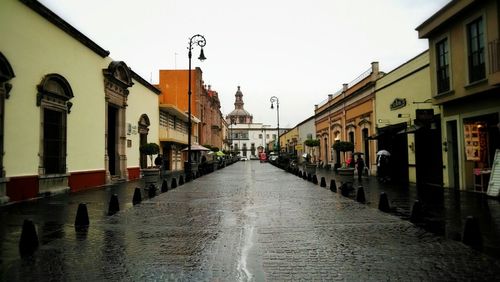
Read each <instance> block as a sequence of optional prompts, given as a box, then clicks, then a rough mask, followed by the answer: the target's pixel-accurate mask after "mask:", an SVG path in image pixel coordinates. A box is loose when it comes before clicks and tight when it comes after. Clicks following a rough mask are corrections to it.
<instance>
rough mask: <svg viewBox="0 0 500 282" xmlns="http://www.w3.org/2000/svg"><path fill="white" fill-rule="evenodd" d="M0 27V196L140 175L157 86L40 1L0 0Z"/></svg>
mask: <svg viewBox="0 0 500 282" xmlns="http://www.w3.org/2000/svg"><path fill="white" fill-rule="evenodd" d="M0 37H1V38H2V40H1V41H0V52H1V53H0V111H1V112H0V117H1V118H0V131H1V135H0V150H1V151H2V152H3V154H0V164H1V166H2V169H1V172H2V175H1V181H0V198H1V201H2V202H6V201H19V200H24V199H29V198H34V197H39V196H46V195H51V194H54V193H59V192H65V191H68V190H70V189H71V191H78V190H82V189H86V188H88V187H95V186H99V185H103V184H106V183H111V182H113V181H115V180H127V179H131V178H136V177H139V160H140V157H139V152H138V151H139V149H138V148H139V144H140V140H141V138H142V140H147V142H158V122H157V121H158V119H159V118H158V93H159V90H158V89H156V88H154V87H152V86H151V85H150V84H149V83H147V82H146V81H145V80H144V79H142V78H141V77H139V76H138V75H137V74H136V73H134V72H133V71H132V70H131V69H130V68H129V67H128V66H127V65H126V64H125V63H124V62H121V61H113V60H112V59H111V58H110V57H108V55H109V52H108V51H106V50H104V49H103V48H102V47H100V46H98V45H97V44H96V43H94V42H93V41H92V40H90V39H89V38H88V37H86V36H85V35H84V34H82V33H81V32H79V31H78V30H77V29H75V28H74V27H73V26H71V25H70V24H68V23H67V22H66V21H64V20H63V19H62V18H60V17H58V16H57V15H55V14H54V13H53V12H52V11H50V10H49V9H47V8H46V7H45V6H43V5H42V4H40V3H39V2H37V1H16V0H3V1H1V2H0ZM129 125H130V126H129Z"/></svg>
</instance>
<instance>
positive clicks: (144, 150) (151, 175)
mask: <svg viewBox="0 0 500 282" xmlns="http://www.w3.org/2000/svg"><path fill="white" fill-rule="evenodd" d="M139 151H140V152H141V154H145V155H147V156H149V159H150V160H151V166H148V167H147V168H143V169H141V171H142V176H143V178H144V181H145V182H146V187H148V184H150V183H153V184H156V182H157V181H158V175H159V171H160V170H159V168H158V167H155V166H154V163H153V155H157V154H158V153H159V152H160V146H158V144H156V143H147V144H143V145H141V146H140V147H139Z"/></svg>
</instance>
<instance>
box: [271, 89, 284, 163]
mask: <svg viewBox="0 0 500 282" xmlns="http://www.w3.org/2000/svg"><path fill="white" fill-rule="evenodd" d="M270 101H271V109H274V102H276V113H277V116H278V119H277V120H278V156H279V155H280V154H281V148H280V100H279V99H278V97H276V96H272V97H271V99H270Z"/></svg>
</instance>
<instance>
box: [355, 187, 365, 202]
mask: <svg viewBox="0 0 500 282" xmlns="http://www.w3.org/2000/svg"><path fill="white" fill-rule="evenodd" d="M356 201H357V202H358V203H363V204H364V203H366V197H365V189H364V188H363V186H359V187H358V192H357V193H356Z"/></svg>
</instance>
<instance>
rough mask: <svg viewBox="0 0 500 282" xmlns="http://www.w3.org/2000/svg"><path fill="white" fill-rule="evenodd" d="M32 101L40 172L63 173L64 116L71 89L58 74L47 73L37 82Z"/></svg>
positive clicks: (68, 103)
mask: <svg viewBox="0 0 500 282" xmlns="http://www.w3.org/2000/svg"><path fill="white" fill-rule="evenodd" d="M37 89H38V94H37V100H36V104H37V106H39V107H40V111H41V119H42V120H41V130H40V132H41V136H40V138H41V144H42V146H41V148H40V167H41V169H40V171H41V174H44V175H46V174H64V173H66V131H67V130H66V127H67V115H68V114H69V113H70V111H71V107H72V106H73V104H72V103H71V102H70V101H69V100H70V99H71V98H73V91H72V90H71V86H70V85H69V83H68V81H67V80H66V79H65V78H64V77H62V76H61V75H59V74H55V73H52V74H48V75H46V76H45V77H44V78H43V79H42V82H41V83H40V84H39V85H37Z"/></svg>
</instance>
